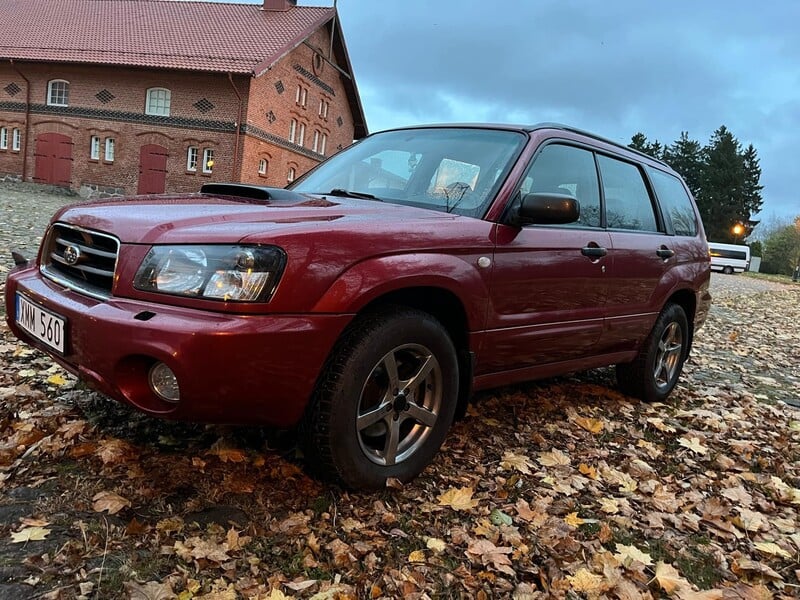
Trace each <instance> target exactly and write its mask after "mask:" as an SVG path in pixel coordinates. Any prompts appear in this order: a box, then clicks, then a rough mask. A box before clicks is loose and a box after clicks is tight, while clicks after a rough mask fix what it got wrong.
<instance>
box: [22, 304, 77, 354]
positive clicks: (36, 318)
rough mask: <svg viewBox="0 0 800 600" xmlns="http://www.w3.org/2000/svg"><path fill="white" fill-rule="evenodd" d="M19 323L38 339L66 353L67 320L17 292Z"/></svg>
mask: <svg viewBox="0 0 800 600" xmlns="http://www.w3.org/2000/svg"><path fill="white" fill-rule="evenodd" d="M16 322H17V325H19V326H20V327H22V329H24V330H25V331H27V332H28V333H30V334H31V335H32V336H33V337H35V338H36V339H37V340H39V341H41V342H43V343H45V344H46V345H47V346H49V347H50V348H52V349H53V350H56V351H57V352H60V353H61V354H64V338H65V337H66V332H67V320H66V319H65V318H64V317H59V316H58V315H56V314H53V313H51V312H50V311H49V310H45V309H44V308H42V307H41V306H39V305H38V304H35V303H33V302H31V301H30V300H28V299H27V298H26V297H25V296H23V295H22V294H17V314H16Z"/></svg>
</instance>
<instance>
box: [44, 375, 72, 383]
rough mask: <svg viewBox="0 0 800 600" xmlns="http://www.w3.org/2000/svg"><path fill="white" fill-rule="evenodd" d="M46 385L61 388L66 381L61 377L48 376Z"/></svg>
mask: <svg viewBox="0 0 800 600" xmlns="http://www.w3.org/2000/svg"><path fill="white" fill-rule="evenodd" d="M47 383H52V384H53V385H57V386H62V385H64V384H65V383H67V380H66V379H64V378H63V377H62V376H61V375H50V377H48V378H47Z"/></svg>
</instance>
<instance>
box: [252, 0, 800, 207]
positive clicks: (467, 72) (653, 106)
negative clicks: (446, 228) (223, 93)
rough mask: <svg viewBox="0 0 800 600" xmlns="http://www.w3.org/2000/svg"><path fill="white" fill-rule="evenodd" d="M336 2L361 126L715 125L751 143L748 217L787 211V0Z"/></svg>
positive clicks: (798, 105)
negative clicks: (755, 194)
mask: <svg viewBox="0 0 800 600" xmlns="http://www.w3.org/2000/svg"><path fill="white" fill-rule="evenodd" d="M252 1H253V0H250V2H252ZM256 3H257V2H256ZM332 3H333V2H332V0H318V1H316V2H315V1H313V0H312V1H308V0H300V4H302V5H322V6H325V5H327V6H330V5H331V4H332ZM337 6H338V9H339V14H340V17H341V23H342V27H343V29H344V35H345V39H346V42H347V46H348V49H349V52H350V58H351V60H352V63H353V68H354V71H355V76H356V81H357V84H358V87H359V90H360V92H361V98H362V102H363V105H364V111H365V113H366V116H367V123H368V126H369V129H370V131H371V132H374V131H378V130H381V129H385V128H388V127H393V126H399V125H408V124H413V123H430V122H451V121H459V122H464V121H497V122H521V123H536V122H541V121H558V122H562V123H566V124H569V125H574V126H576V127H580V128H583V129H588V130H590V131H593V132H595V133H598V134H600V135H603V136H605V137H608V138H611V139H613V140H615V141H618V142H620V143H625V144H627V143H628V142H629V141H630V137H631V135H633V134H634V133H636V132H638V131H641V132H643V133H644V134H645V135H647V137H648V138H649V139H651V140H652V139H658V140H659V141H661V142H667V143H671V142H673V141H674V140H675V139H677V138H678V137H679V136H680V133H681V131H688V132H689V135H690V136H691V137H692V138H693V139H697V140H698V141H700V142H701V143H703V144H705V143H706V142H707V141H708V139H709V137H710V136H711V134H712V132H713V131H714V130H715V129H716V128H717V127H719V126H720V125H723V124H724V125H726V126H727V127H728V128H729V129H730V130H731V131H732V132H733V133H734V135H736V137H737V138H738V139H739V141H740V142H741V143H742V144H743V145H744V146H746V145H747V144H749V143H752V144H753V145H754V146H755V148H756V150H757V151H758V156H759V158H760V160H761V168H762V171H763V172H762V178H761V182H762V184H763V185H764V191H763V196H764V209H763V211H762V213H761V217H762V218H763V219H765V220H767V221H769V220H771V219H774V218H776V217H783V218H788V217H792V216H795V215H800V2H797V0H762V1H754V0H724V1H723V0H718V1H702V0H693V1H689V0H671V1H669V2H659V1H656V0H636V1H633V0H624V1H622V0H620V1H617V0H483V1H479V0H338V4H337Z"/></svg>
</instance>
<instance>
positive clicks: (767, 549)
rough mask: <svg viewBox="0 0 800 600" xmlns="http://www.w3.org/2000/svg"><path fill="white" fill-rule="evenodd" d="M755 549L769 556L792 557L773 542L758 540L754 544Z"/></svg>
mask: <svg viewBox="0 0 800 600" xmlns="http://www.w3.org/2000/svg"><path fill="white" fill-rule="evenodd" d="M755 547H756V550H758V551H759V552H763V553H764V554H768V555H770V556H780V557H781V558H792V555H791V554H789V553H788V552H787V551H786V550H784V549H783V548H781V547H780V546H778V544H776V543H775V542H758V543H757V544H755Z"/></svg>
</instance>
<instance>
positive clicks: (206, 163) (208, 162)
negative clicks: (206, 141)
mask: <svg viewBox="0 0 800 600" xmlns="http://www.w3.org/2000/svg"><path fill="white" fill-rule="evenodd" d="M213 170H214V149H213V148H206V149H204V150H203V173H211V172H212V171H213Z"/></svg>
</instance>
